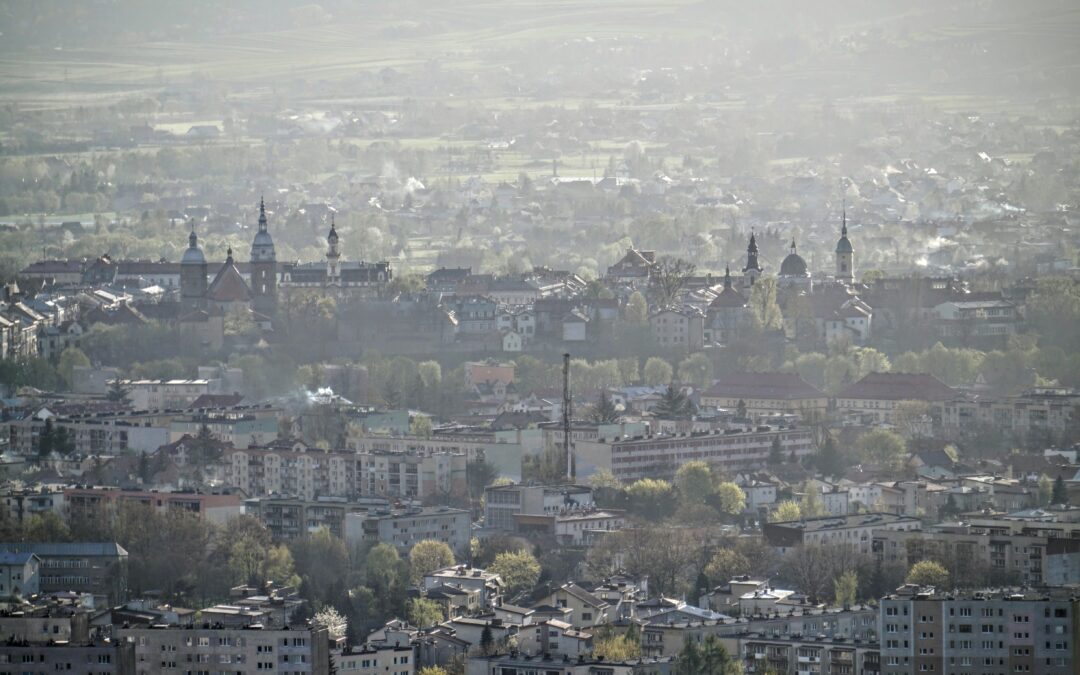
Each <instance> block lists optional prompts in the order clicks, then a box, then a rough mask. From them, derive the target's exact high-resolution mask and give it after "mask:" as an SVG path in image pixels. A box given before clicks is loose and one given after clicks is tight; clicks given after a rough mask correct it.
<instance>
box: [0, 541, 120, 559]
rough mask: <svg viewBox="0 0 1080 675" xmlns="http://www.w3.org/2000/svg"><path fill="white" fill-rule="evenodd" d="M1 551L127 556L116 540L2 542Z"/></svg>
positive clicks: (57, 554)
mask: <svg viewBox="0 0 1080 675" xmlns="http://www.w3.org/2000/svg"><path fill="white" fill-rule="evenodd" d="M0 552H8V553H24V552H25V553H34V554H36V555H38V556H39V557H63V556H127V554H128V552H127V551H126V550H125V549H124V547H123V546H121V545H120V544H117V543H115V542H76V543H55V542H49V543H44V542H32V541H22V542H2V543H0Z"/></svg>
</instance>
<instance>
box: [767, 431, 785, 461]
mask: <svg viewBox="0 0 1080 675" xmlns="http://www.w3.org/2000/svg"><path fill="white" fill-rule="evenodd" d="M768 461H769V466H779V465H780V464H783V463H784V448H783V446H782V445H781V444H780V436H779V435H777V436H774V437H773V439H772V445H771V446H769V460H768Z"/></svg>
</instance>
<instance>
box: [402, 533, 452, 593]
mask: <svg viewBox="0 0 1080 675" xmlns="http://www.w3.org/2000/svg"><path fill="white" fill-rule="evenodd" d="M453 564H454V552H453V551H451V550H450V547H449V546H448V545H447V544H446V542H442V541H438V540H437V539H425V540H423V541H420V542H417V543H416V544H415V545H414V546H413V547H412V550H410V551H409V566H410V569H411V571H412V579H413V583H414V584H418V583H420V582H422V581H423V580H424V577H425V576H426V575H428V574H431V573H432V572H434V571H435V570H441V569H443V568H444V567H450V566H451V565H453Z"/></svg>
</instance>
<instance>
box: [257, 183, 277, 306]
mask: <svg viewBox="0 0 1080 675" xmlns="http://www.w3.org/2000/svg"><path fill="white" fill-rule="evenodd" d="M266 226H267V223H266V203H265V202H264V201H263V200H262V199H259V229H258V231H257V232H256V233H255V239H254V241H252V243H251V308H252V309H253V310H255V311H256V312H258V313H259V314H263V315H265V316H270V317H272V316H274V313H275V312H276V311H277V253H276V251H275V250H274V240H273V238H272V237H271V236H270V232H269V231H268V230H267V227H266Z"/></svg>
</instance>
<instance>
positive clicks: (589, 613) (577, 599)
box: [538, 581, 611, 628]
mask: <svg viewBox="0 0 1080 675" xmlns="http://www.w3.org/2000/svg"><path fill="white" fill-rule="evenodd" d="M538 604H541V605H552V606H553V607H564V608H567V609H570V610H571V611H572V614H571V615H570V618H569V619H568V620H569V622H570V623H571V624H573V625H574V627H576V628H594V627H596V626H602V625H603V624H605V623H607V622H608V621H610V620H611V617H610V616H608V611H609V609H610V605H608V603H607V602H606V601H605V600H602V599H600V598H598V597H597V596H595V595H593V594H592V593H590V592H589V591H587V590H585V589H584V588H582V587H581V586H578V585H577V584H575V583H574V582H572V581H571V582H567V583H565V584H563V585H562V586H560V587H559V588H556V589H555V590H553V591H552V592H551V593H549V594H548V595H546V596H544V597H543V598H540V599H539V600H538Z"/></svg>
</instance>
